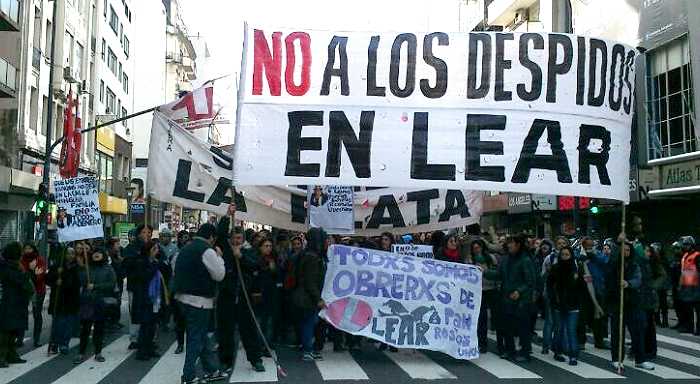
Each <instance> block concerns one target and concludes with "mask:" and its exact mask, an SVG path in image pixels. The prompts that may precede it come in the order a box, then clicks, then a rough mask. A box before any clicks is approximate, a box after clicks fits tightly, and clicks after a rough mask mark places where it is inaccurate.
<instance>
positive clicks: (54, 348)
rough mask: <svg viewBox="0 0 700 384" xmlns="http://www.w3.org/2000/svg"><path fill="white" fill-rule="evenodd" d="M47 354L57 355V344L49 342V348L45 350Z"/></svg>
mask: <svg viewBox="0 0 700 384" xmlns="http://www.w3.org/2000/svg"><path fill="white" fill-rule="evenodd" d="M47 353H48V355H49V356H51V355H57V354H58V346H57V345H56V344H49V349H48V351H47Z"/></svg>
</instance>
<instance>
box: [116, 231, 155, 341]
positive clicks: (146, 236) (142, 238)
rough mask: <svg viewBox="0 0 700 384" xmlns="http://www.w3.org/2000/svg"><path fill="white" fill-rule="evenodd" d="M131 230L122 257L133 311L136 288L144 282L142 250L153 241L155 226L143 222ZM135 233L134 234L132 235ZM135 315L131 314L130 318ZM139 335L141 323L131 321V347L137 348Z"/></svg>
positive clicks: (130, 306)
mask: <svg viewBox="0 0 700 384" xmlns="http://www.w3.org/2000/svg"><path fill="white" fill-rule="evenodd" d="M129 232H130V237H131V238H132V239H133V240H132V241H131V242H129V244H128V245H127V246H126V248H124V251H123V252H122V257H123V258H124V261H123V262H122V270H123V272H124V275H125V276H126V290H127V292H128V294H129V313H131V312H132V311H133V308H134V289H135V288H136V287H137V286H138V285H139V284H143V282H141V281H140V277H141V275H142V271H140V270H139V268H138V267H139V266H140V265H141V264H142V263H141V262H140V259H141V257H140V256H141V251H142V250H143V248H144V247H145V246H146V243H148V242H149V241H151V236H152V235H153V228H151V226H150V225H147V224H141V225H139V226H138V227H136V229H135V230H133V233H131V231H129ZM132 235H133V236H132ZM131 318H133V316H130V319H131ZM138 336H139V324H137V323H134V322H132V321H130V322H129V341H131V343H130V344H129V349H136V348H137V347H138V344H137V341H138Z"/></svg>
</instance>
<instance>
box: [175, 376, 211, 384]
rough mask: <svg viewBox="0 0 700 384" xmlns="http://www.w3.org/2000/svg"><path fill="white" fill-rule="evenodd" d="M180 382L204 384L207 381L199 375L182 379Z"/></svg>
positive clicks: (184, 383) (183, 383)
mask: <svg viewBox="0 0 700 384" xmlns="http://www.w3.org/2000/svg"><path fill="white" fill-rule="evenodd" d="M180 380H181V381H180V383H182V384H202V383H206V381H202V380H201V379H200V378H199V377H195V378H194V379H192V380H185V379H180Z"/></svg>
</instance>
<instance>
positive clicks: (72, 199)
mask: <svg viewBox="0 0 700 384" xmlns="http://www.w3.org/2000/svg"><path fill="white" fill-rule="evenodd" d="M53 187H54V196H55V197H56V204H57V205H58V213H57V215H56V227H57V228H58V241H60V242H62V243H65V242H68V241H76V240H84V239H94V238H98V237H104V229H103V228H102V214H101V213H100V202H99V200H98V189H99V188H98V185H97V179H95V178H94V177H92V176H85V177H74V178H72V179H65V180H55V181H54V182H53Z"/></svg>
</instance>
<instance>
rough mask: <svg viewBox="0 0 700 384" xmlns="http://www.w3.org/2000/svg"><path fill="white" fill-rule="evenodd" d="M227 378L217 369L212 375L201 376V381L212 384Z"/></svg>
mask: <svg viewBox="0 0 700 384" xmlns="http://www.w3.org/2000/svg"><path fill="white" fill-rule="evenodd" d="M227 378H228V375H226V374H225V373H224V372H222V371H220V370H218V369H217V370H216V371H214V372H212V373H207V374H205V375H204V376H202V381H203V382H205V383H213V382H215V381H220V380H224V379H227Z"/></svg>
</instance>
